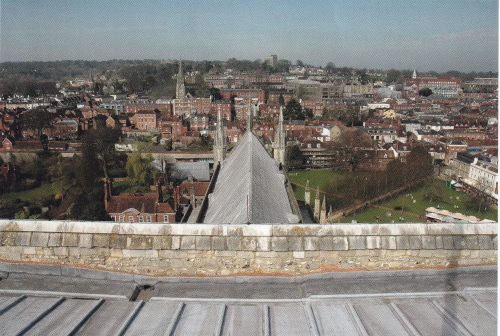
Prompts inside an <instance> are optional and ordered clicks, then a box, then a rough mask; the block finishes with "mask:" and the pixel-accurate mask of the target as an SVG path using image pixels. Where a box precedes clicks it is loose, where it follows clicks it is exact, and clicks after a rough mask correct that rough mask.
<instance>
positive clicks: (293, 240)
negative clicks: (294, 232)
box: [288, 236, 304, 251]
mask: <svg viewBox="0 0 500 336" xmlns="http://www.w3.org/2000/svg"><path fill="white" fill-rule="evenodd" d="M288 248H289V249H290V251H302V250H303V249H304V244H303V242H302V237H295V236H291V237H288Z"/></svg>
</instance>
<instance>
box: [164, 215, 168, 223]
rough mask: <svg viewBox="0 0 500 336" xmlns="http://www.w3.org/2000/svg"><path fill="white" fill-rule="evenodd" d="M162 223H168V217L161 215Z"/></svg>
mask: <svg viewBox="0 0 500 336" xmlns="http://www.w3.org/2000/svg"><path fill="white" fill-rule="evenodd" d="M163 223H168V215H163Z"/></svg>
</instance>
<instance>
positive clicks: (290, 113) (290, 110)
mask: <svg viewBox="0 0 500 336" xmlns="http://www.w3.org/2000/svg"><path fill="white" fill-rule="evenodd" d="M283 118H284V119H291V120H304V119H305V118H306V114H305V113H304V110H303V109H302V105H300V103H299V102H298V101H297V99H295V98H292V99H290V100H289V101H288V103H287V104H286V106H285V108H284V109H283Z"/></svg>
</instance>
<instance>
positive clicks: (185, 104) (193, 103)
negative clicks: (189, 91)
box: [173, 98, 212, 117]
mask: <svg viewBox="0 0 500 336" xmlns="http://www.w3.org/2000/svg"><path fill="white" fill-rule="evenodd" d="M211 107H212V101H211V99H210V98H181V99H174V100H173V115H174V116H184V117H188V116H190V115H194V114H209V113H210V109H211Z"/></svg>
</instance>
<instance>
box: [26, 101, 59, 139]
mask: <svg viewBox="0 0 500 336" xmlns="http://www.w3.org/2000/svg"><path fill="white" fill-rule="evenodd" d="M54 118H55V114H53V113H50V112H49V111H47V110H45V109H43V108H36V109H34V110H30V111H26V112H25V113H24V114H23V129H25V130H31V131H33V133H34V135H35V137H36V138H37V139H39V138H40V136H41V135H42V134H43V132H44V131H45V129H47V128H51V127H52V121H53V120H54Z"/></svg>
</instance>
